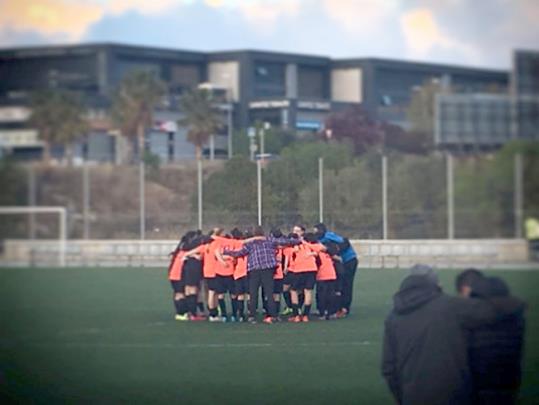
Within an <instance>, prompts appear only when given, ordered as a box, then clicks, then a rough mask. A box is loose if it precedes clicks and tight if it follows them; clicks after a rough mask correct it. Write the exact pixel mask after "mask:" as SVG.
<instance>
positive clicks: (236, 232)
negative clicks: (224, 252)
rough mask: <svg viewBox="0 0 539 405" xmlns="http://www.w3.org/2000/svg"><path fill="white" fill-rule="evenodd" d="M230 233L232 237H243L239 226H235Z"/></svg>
mask: <svg viewBox="0 0 539 405" xmlns="http://www.w3.org/2000/svg"><path fill="white" fill-rule="evenodd" d="M230 234H231V235H232V237H233V238H234V239H241V238H242V236H243V235H242V233H241V231H240V230H239V229H238V228H234V229H232V230H231V231H230Z"/></svg>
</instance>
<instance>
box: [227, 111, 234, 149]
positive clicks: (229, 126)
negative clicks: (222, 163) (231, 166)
mask: <svg viewBox="0 0 539 405" xmlns="http://www.w3.org/2000/svg"><path fill="white" fill-rule="evenodd" d="M227 128H228V158H229V159H232V156H233V151H232V103H230V102H229V103H228V108H227Z"/></svg>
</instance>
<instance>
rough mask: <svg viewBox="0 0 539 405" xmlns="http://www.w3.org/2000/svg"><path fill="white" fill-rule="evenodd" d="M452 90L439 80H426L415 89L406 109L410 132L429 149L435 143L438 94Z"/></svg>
mask: <svg viewBox="0 0 539 405" xmlns="http://www.w3.org/2000/svg"><path fill="white" fill-rule="evenodd" d="M450 91H451V89H449V88H446V87H444V85H443V84H442V83H441V82H440V81H439V80H429V81H426V82H425V83H423V85H422V86H421V87H419V88H417V89H416V90H415V91H414V93H413V95H412V99H411V100H410V105H409V106H408V109H407V111H406V115H407V118H408V121H409V122H410V124H411V128H410V132H411V133H413V134H415V137H416V138H418V139H420V140H421V143H422V144H424V145H425V146H426V147H427V148H429V149H432V146H433V143H434V120H435V108H436V95H437V94H440V93H447V92H450Z"/></svg>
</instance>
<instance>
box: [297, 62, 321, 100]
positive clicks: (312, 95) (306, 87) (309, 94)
mask: <svg viewBox="0 0 539 405" xmlns="http://www.w3.org/2000/svg"><path fill="white" fill-rule="evenodd" d="M298 96H299V98H307V99H326V98H327V92H326V72H325V71H324V69H321V68H316V67H308V66H299V67H298Z"/></svg>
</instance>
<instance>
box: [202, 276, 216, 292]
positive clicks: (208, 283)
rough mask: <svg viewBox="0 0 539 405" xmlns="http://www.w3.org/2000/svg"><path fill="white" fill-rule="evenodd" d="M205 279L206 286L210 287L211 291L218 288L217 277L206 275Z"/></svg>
mask: <svg viewBox="0 0 539 405" xmlns="http://www.w3.org/2000/svg"><path fill="white" fill-rule="evenodd" d="M204 280H206V286H207V287H208V290H209V291H216V290H217V281H216V278H215V277H206V278H204Z"/></svg>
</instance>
